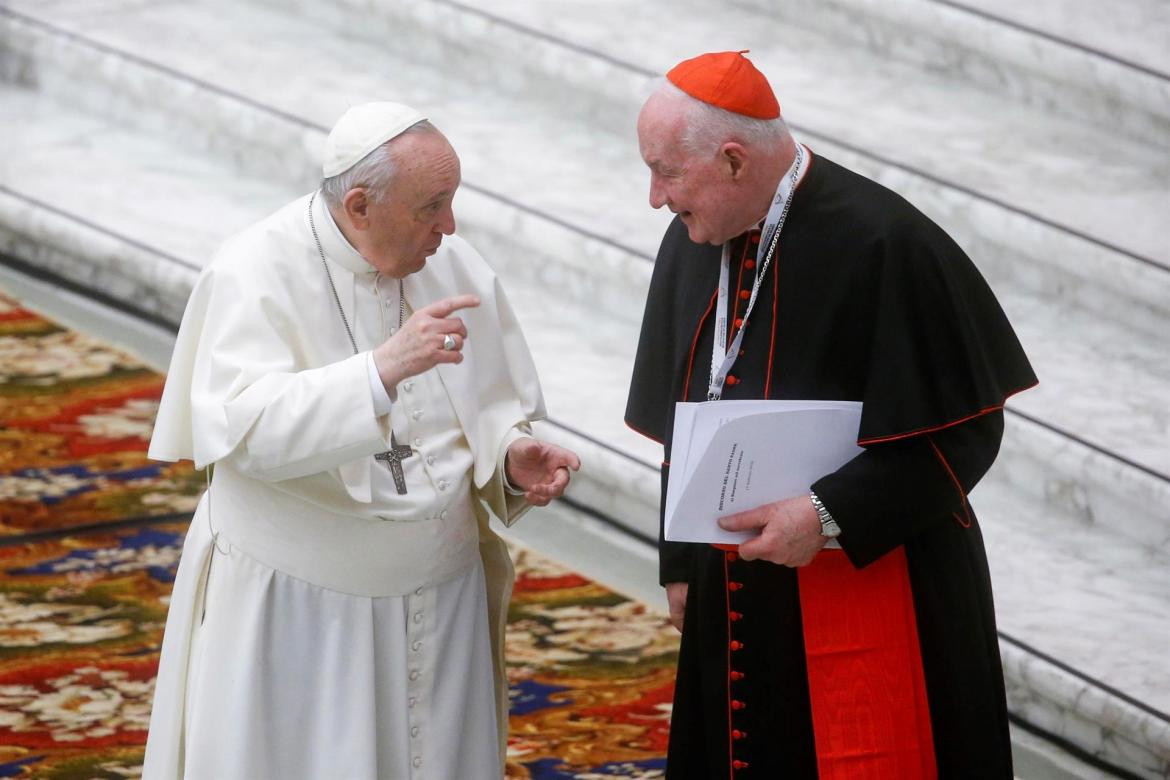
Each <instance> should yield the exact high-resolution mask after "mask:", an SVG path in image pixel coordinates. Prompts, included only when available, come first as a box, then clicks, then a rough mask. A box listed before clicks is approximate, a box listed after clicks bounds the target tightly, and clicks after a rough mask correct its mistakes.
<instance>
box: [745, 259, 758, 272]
mask: <svg viewBox="0 0 1170 780" xmlns="http://www.w3.org/2000/svg"><path fill="white" fill-rule="evenodd" d="M743 267H744V268H746V269H748V270H749V271H750V270H751V269H753V268H755V267H756V261H755V260H751V259H748V260H744V261H743Z"/></svg>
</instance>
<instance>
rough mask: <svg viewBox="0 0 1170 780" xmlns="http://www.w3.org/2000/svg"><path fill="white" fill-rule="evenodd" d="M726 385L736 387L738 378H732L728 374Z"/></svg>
mask: <svg viewBox="0 0 1170 780" xmlns="http://www.w3.org/2000/svg"><path fill="white" fill-rule="evenodd" d="M727 384H729V385H738V384H739V377H737V376H732V375H731V374H728V375H727Z"/></svg>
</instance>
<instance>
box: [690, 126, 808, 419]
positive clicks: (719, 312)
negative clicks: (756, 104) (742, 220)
mask: <svg viewBox="0 0 1170 780" xmlns="http://www.w3.org/2000/svg"><path fill="white" fill-rule="evenodd" d="M803 166H804V147H803V146H801V145H800V144H799V143H798V144H797V145H796V159H795V160H794V161H793V163H792V168H791V169H790V171H789V174H788V175H787V176H784V177H783V178H781V179H780V185H779V186H778V187H777V188H776V196H775V197H774V198H772V205H771V207H770V208H769V209H768V216H767V218H766V219H765V221H764V230H763V233H762V235H761V237H760V245H759V247H758V248H757V249H756V281H755V284H753V285H752V297H751V298H750V299H749V300H748V305H747V309H746V310H745V311H744V313H743V325H741V326H740V328H739V332H738V333H736V334H735V339H734V340H733V341H732V342H731V347H730V348H729V349H728V350H727V352H724V351H723V345H724V344H726V343H727V318H728V317H729V316H730V311H731V300H730V297H729V296H728V286H729V284H730V278H729V277H730V275H731V271H730V268H731V242H727V243H725V244H724V245H723V257H722V258H721V260H720V264H721V267H720V269H719V298H718V300H717V301H716V304H715V310H716V315H715V339H714V342H713V343H712V344H711V376H710V385H709V386H708V388H707V400H708V401H718V400H719V398H720V396H722V395H723V383H724V382H725V381H727V372H729V371H730V370H731V367H732V366H733V365H734V364H735V359H736V358H737V357H739V348H740V344H742V343H743V334H744V331H746V330H747V325H748V318H749V317H750V316H751V314H752V309H753V308H755V305H756V297H757V296H758V295H759V294H760V284H761V283H762V282H763V281H764V275H765V274H766V273H767V272H768V266H769V264H771V262H772V256H773V255H774V254H775V251H776V246H777V244H778V243H779V242H780V231H781V230H783V228H784V220H786V219H787V218H788V209H789V208H790V207H791V206H792V196H793V195H794V194H796V182H797V180H798V179H799V178H800V169H801V168H802V167H803Z"/></svg>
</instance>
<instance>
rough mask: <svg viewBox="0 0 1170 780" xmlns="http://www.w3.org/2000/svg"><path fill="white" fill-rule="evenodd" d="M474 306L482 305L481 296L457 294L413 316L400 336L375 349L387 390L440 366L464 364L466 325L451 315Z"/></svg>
mask: <svg viewBox="0 0 1170 780" xmlns="http://www.w3.org/2000/svg"><path fill="white" fill-rule="evenodd" d="M475 306H479V298H478V297H476V296H474V295H456V296H454V297H452V298H444V299H443V300H441V301H436V302H435V303H432V304H431V305H430V306H424V307H423V308H421V309H419V310H418V311H416V312H415V313H414V314H412V315H410V319H408V320H407V321H406V322H404V323H403V324H402V327H401V328H400V329H399V330H398V332H397V333H395V334H394V335H393V336H391V337H390V338H388V339H386V340H385V341H384V342H382V344H381V345H380V346H378V347H376V348H375V349H374V365H375V366H376V367H377V369H378V376H380V377H381V378H382V384H383V385H385V386H386V389H387V390H389V391H391V392H393V391H394V387H395V385H397V384H398V383H399V382H401V381H402V380H404V379H407V378H409V377H412V376H417V375H418V374H421V373H422V372H424V371H427V370H429V369H431V368H433V367H434V366H435V365H437V364H439V363H462V362H463V352H462V351H461V350H462V349H463V341H464V340H465V339H466V338H467V326H466V325H464V324H463V320H461V319H459V318H458V317H452V316H451V315H452V314H453V313H454V312H456V311H459V310H460V309H467V308H472V307H475Z"/></svg>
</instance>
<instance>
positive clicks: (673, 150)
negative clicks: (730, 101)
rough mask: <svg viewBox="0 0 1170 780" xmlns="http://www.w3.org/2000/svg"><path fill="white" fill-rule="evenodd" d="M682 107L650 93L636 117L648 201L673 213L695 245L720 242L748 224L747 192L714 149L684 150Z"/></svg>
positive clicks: (737, 233)
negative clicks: (647, 180) (646, 171)
mask: <svg viewBox="0 0 1170 780" xmlns="http://www.w3.org/2000/svg"><path fill="white" fill-rule="evenodd" d="M684 119H685V109H684V107H683V105H682V104H681V103H680V102H679V101H677V100H672V99H670V98H664V97H663V96H661V95H655V96H653V97H651V98H650V99H649V100H648V101H647V102H646V105H645V106H643V107H642V113H641V114H639V116H638V145H639V147H640V149H641V152H642V160H643V161H645V163H646V165H647V166H648V167H649V168H650V205H651V207H653V208H656V209H657V208H662V207H663V206H666V207H667V208H668V209H670V210H671V211H673V212H674V213H675V214H678V215H679V217H680V218H681V219H682V221H683V224H684V225H686V226H687V231H688V234H689V235H690V239H691V241H694V242H695V243H696V244H722V243H723V242H724V241H727V240H729V239H731V238H734V237H735V236H737V235H739V234H740V233H742V232H743V231H744V230H745V229H746V228H745V226H744V225H745V222H750V213H749V212H750V210H751V206H752V205H753V204H751V203H750V202H749V199H748V193H745V192H744V191H743V188H742V187H737V186H735V181H734V179H733V176H732V171H731V167H730V165H729V164H728V161H727V160H726V158H724V157H723V156H722V155H721V154H720V153H719V150H716V149H711V150H706V151H703V152H700V153H698V154H689V153H688V152H687V151H686V150H685V149H684V148H683V144H682V139H683V134H684V132H685V131H686V123H685V121H684Z"/></svg>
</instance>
